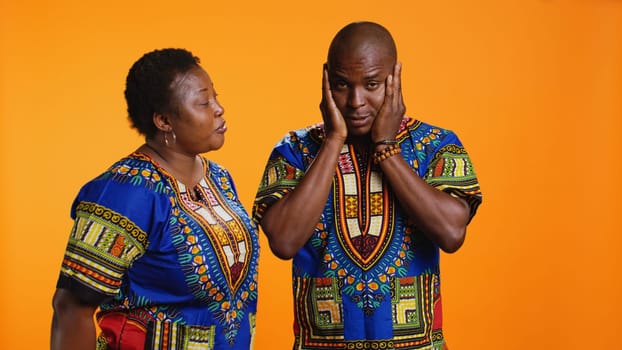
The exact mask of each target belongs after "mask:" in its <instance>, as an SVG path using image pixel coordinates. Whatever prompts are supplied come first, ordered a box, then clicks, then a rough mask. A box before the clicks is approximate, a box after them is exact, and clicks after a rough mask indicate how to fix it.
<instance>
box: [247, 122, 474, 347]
mask: <svg viewBox="0 0 622 350" xmlns="http://www.w3.org/2000/svg"><path fill="white" fill-rule="evenodd" d="M397 138H398V143H399V145H400V147H401V151H402V153H401V156H402V157H403V158H404V159H405V160H406V162H407V163H408V164H409V165H410V166H411V167H412V169H413V171H415V172H416V173H417V174H418V175H419V176H420V177H421V178H423V179H424V180H425V181H426V182H427V183H429V184H430V185H432V186H434V187H436V188H437V189H439V190H441V191H445V192H446V193H449V194H450V195H452V196H456V197H460V198H463V199H465V200H466V201H467V202H468V203H469V206H470V209H471V217H472V216H473V215H474V214H475V211H476V209H477V207H478V205H479V204H480V203H481V194H480V188H479V185H478V182H477V178H476V176H475V173H474V171H473V166H472V164H471V161H470V160H469V157H468V155H467V153H466V152H465V150H464V148H463V147H462V144H461V143H460V141H459V140H458V138H457V137H456V135H455V134H454V133H452V132H450V131H448V130H444V129H441V128H438V127H434V126H431V125H428V124H425V123H422V122H419V121H416V120H413V119H409V118H405V119H404V120H403V122H402V125H401V127H400V132H399V134H398V137H397ZM322 139H323V126H322V125H316V126H312V127H309V128H306V129H302V130H298V131H294V132H290V133H289V134H288V135H287V136H286V137H285V138H284V139H283V140H282V141H281V142H279V143H278V144H277V145H276V147H275V148H274V150H273V152H272V154H271V156H270V158H269V160H268V164H267V166H266V169H265V172H264V175H263V178H262V181H261V183H260V187H259V190H258V193H257V197H256V199H255V206H254V208H253V216H254V218H255V219H256V220H257V221H260V220H261V218H262V215H263V213H264V212H265V211H266V209H267V208H269V207H270V205H272V204H273V203H275V202H276V201H277V200H279V199H280V198H282V197H283V196H284V195H286V194H287V193H288V191H291V190H292V189H293V188H295V186H296V184H297V183H298V182H299V181H300V180H301V179H302V177H303V176H304V174H305V172H306V170H307V169H308V168H309V166H310V165H311V163H312V162H313V160H314V158H315V156H316V155H317V153H318V151H319V149H320V145H321V143H322ZM371 158H372V157H371V155H370V154H363V153H361V152H359V150H357V149H355V148H354V147H353V146H352V145H348V144H346V145H344V147H343V149H342V151H341V155H340V157H339V161H338V166H337V169H336V172H335V177H334V180H333V184H332V189H331V191H330V194H329V197H328V199H327V201H326V206H325V208H324V212H323V214H322V217H321V219H320V221H319V222H318V224H317V226H316V228H315V232H314V234H313V235H312V236H311V238H310V239H309V241H308V242H307V243H306V245H305V246H304V247H303V248H302V249H301V250H300V251H299V252H298V253H297V255H296V256H295V257H294V260H293V292H294V303H295V306H294V313H295V315H294V334H295V343H294V349H394V348H395V349H442V348H443V345H444V338H443V332H442V312H441V293H440V274H439V248H438V247H437V246H435V245H434V244H433V243H432V242H431V241H430V240H428V239H427V238H426V237H425V235H423V234H422V233H420V232H418V231H417V228H416V226H417V223H416V222H412V221H411V220H409V218H408V217H407V216H406V215H405V214H404V213H403V211H402V209H401V208H400V206H399V203H398V202H397V199H396V197H395V194H394V193H393V192H392V191H391V189H390V188H389V187H388V184H387V182H386V181H385V180H384V179H383V175H382V172H381V171H380V168H379V166H377V165H374V164H373V161H372V159H371Z"/></svg>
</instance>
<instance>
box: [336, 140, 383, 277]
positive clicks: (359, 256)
mask: <svg viewBox="0 0 622 350" xmlns="http://www.w3.org/2000/svg"><path fill="white" fill-rule="evenodd" d="M354 154H355V150H354V147H353V146H352V145H347V144H346V145H344V146H343V148H342V150H341V154H340V156H339V162H338V166H337V172H336V175H335V181H333V186H334V187H333V191H334V193H335V196H334V198H335V207H337V208H344V210H337V211H335V221H336V223H337V230H338V231H339V234H338V235H337V237H338V238H339V243H341V245H342V248H343V251H344V252H346V254H347V255H348V257H349V258H350V259H351V260H352V261H353V262H354V263H355V264H356V265H357V266H358V267H360V268H362V269H364V270H368V269H369V268H370V267H372V266H374V265H375V263H376V262H377V261H378V260H379V259H380V258H382V257H383V256H384V250H385V249H386V247H387V245H388V243H389V242H390V241H391V240H392V238H391V237H392V233H393V227H392V224H393V215H394V213H393V212H392V211H391V212H390V209H392V208H391V207H392V206H391V205H390V204H391V201H390V199H389V191H387V190H385V188H384V187H385V183H384V181H383V179H382V173H381V172H379V171H378V169H373V171H372V167H371V166H366V165H367V164H359V161H358V160H357V157H356V156H354ZM365 163H369V162H368V160H365ZM363 171H364V173H363Z"/></svg>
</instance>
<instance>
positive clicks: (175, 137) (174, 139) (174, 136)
mask: <svg viewBox="0 0 622 350" xmlns="http://www.w3.org/2000/svg"><path fill="white" fill-rule="evenodd" d="M169 132H170V133H171V135H172V136H173V144H175V143H176V142H177V135H175V131H173V129H171V131H168V132H165V133H164V144H166V147H169V146H170V144H169V143H168V137H166V135H168V133H169Z"/></svg>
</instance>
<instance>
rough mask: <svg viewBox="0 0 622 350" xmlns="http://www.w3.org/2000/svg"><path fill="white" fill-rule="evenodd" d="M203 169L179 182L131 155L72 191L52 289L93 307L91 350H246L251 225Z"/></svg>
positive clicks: (254, 251)
mask: <svg viewBox="0 0 622 350" xmlns="http://www.w3.org/2000/svg"><path fill="white" fill-rule="evenodd" d="M203 166H204V169H205V176H204V177H203V179H201V181H200V182H199V184H198V185H197V186H196V187H195V188H194V189H189V188H186V187H185V186H184V185H183V184H182V183H180V182H178V181H177V180H175V179H174V178H173V177H172V176H171V175H170V174H169V173H167V172H166V170H164V169H163V168H161V167H160V166H159V165H158V164H157V163H156V162H155V161H154V160H152V159H151V158H149V157H148V156H147V155H145V154H143V153H139V152H135V153H133V154H131V155H130V156H128V157H127V158H124V159H122V160H120V161H118V162H117V163H116V164H114V165H113V166H112V167H110V168H109V169H108V170H107V171H106V172H104V173H103V174H102V175H100V176H99V177H97V178H95V179H94V180H92V181H90V182H89V183H87V184H86V185H85V186H84V187H83V188H82V189H81V190H80V192H79V194H78V196H77V197H76V199H75V201H74V203H73V206H72V209H71V217H72V218H73V219H74V226H73V229H72V231H71V234H70V238H69V243H68V245H67V250H66V252H65V256H64V259H63V263H62V266H61V274H60V278H59V282H58V285H57V286H58V287H59V288H66V289H70V290H72V291H73V292H74V294H75V295H76V296H78V298H80V299H82V300H83V301H84V302H88V303H91V305H99V306H100V311H99V312H98V313H97V315H96V317H97V321H98V324H99V327H100V328H101V329H102V332H101V335H100V336H99V337H98V339H97V348H98V349H119V348H121V349H220V350H225V349H226V350H231V349H236V350H237V349H240V350H241V349H244V350H248V349H250V348H252V344H253V335H254V332H255V314H256V309H257V261H258V254H259V245H258V235H257V228H256V226H255V224H254V223H253V222H252V221H251V220H250V218H249V216H248V214H247V212H246V210H245V209H244V207H243V206H242V204H241V203H240V201H239V200H238V196H237V193H236V190H235V187H234V184H233V181H232V179H231V176H230V175H229V173H228V172H227V170H226V169H224V168H222V167H220V166H219V165H218V164H216V163H213V162H210V161H208V160H207V159H205V158H203ZM190 191H193V192H194V193H195V194H194V195H193V196H190ZM193 198H196V199H193ZM143 344H144V345H143Z"/></svg>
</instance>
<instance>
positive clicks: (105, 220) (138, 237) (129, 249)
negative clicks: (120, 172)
mask: <svg viewBox="0 0 622 350" xmlns="http://www.w3.org/2000/svg"><path fill="white" fill-rule="evenodd" d="M147 245H148V243H147V234H146V233H145V232H143V231H142V230H141V229H140V228H139V227H138V226H137V225H136V224H134V223H133V222H132V221H131V220H129V219H128V218H126V217H124V216H123V215H121V214H119V213H116V212H114V211H112V210H110V209H108V208H106V207H103V206H101V205H98V204H96V203H89V202H80V203H78V205H77V206H76V219H75V221H74V225H73V228H72V230H71V235H70V238H69V243H68V246H67V249H66V251H65V257H64V259H63V263H62V266H61V271H62V272H63V273H65V274H66V275H68V276H72V277H73V278H75V279H76V280H78V281H80V282H82V283H83V284H85V285H87V286H91V287H92V288H94V289H96V290H98V291H99V292H101V293H103V294H107V295H114V294H116V293H117V291H118V289H119V286H120V285H121V280H122V277H123V272H124V271H125V269H127V267H128V266H129V265H130V264H131V263H132V262H133V261H134V260H136V259H137V258H139V257H140V256H141V255H142V254H143V253H144V252H145V249H146V247H147Z"/></svg>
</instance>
